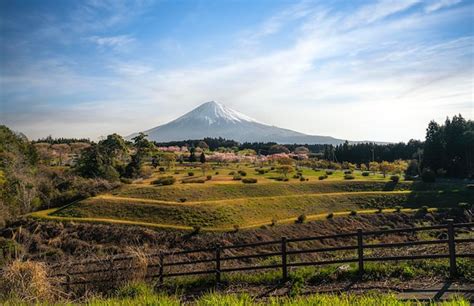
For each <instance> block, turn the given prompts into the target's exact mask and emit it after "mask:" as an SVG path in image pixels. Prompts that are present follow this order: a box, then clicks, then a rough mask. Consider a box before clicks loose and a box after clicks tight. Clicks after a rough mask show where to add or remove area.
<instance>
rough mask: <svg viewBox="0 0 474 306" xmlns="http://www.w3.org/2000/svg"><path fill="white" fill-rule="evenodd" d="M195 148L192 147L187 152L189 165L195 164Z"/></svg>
mask: <svg viewBox="0 0 474 306" xmlns="http://www.w3.org/2000/svg"><path fill="white" fill-rule="evenodd" d="M196 160H197V159H196V148H194V147H192V148H191V150H189V162H190V163H195V162H196Z"/></svg>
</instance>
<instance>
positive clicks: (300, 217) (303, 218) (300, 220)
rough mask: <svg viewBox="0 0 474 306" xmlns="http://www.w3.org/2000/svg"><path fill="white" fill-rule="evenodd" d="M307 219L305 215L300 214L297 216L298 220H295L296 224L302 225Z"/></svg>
mask: <svg viewBox="0 0 474 306" xmlns="http://www.w3.org/2000/svg"><path fill="white" fill-rule="evenodd" d="M306 219H307V217H306V215H305V214H301V215H299V216H298V218H297V219H296V223H304V222H305V221H306Z"/></svg>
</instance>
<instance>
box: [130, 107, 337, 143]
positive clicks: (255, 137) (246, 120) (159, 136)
mask: <svg viewBox="0 0 474 306" xmlns="http://www.w3.org/2000/svg"><path fill="white" fill-rule="evenodd" d="M144 133H145V134H147V135H148V139H150V140H154V141H157V142H167V141H178V140H187V139H203V138H205V137H214V138H216V137H222V138H226V139H231V140H235V141H239V142H277V143H282V144H289V143H301V144H333V145H337V144H340V143H343V142H344V140H342V139H337V138H333V137H330V136H317V135H307V134H303V133H299V132H296V131H292V130H288V129H283V128H279V127H276V126H271V125H267V124H264V123H262V122H259V121H258V120H255V119H253V118H251V117H249V116H247V115H244V114H242V113H240V112H238V111H235V110H233V109H231V108H229V107H227V106H225V105H223V104H221V103H218V102H215V101H210V102H206V103H204V104H201V105H200V106H198V107H196V108H195V109H194V110H192V111H190V112H189V113H186V114H184V115H183V116H181V117H179V118H178V119H175V120H173V121H171V122H168V123H166V124H164V125H160V126H157V127H154V128H152V129H149V130H146V131H144ZM134 135H136V134H134ZM134 135H131V136H129V137H128V138H131V137H133V136H134Z"/></svg>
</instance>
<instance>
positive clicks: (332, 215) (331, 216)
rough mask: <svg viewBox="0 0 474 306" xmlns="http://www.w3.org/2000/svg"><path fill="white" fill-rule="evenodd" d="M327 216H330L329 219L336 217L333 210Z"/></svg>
mask: <svg viewBox="0 0 474 306" xmlns="http://www.w3.org/2000/svg"><path fill="white" fill-rule="evenodd" d="M326 218H328V219H332V218H334V213H332V212H331V213H329V214H328V215H327V216H326Z"/></svg>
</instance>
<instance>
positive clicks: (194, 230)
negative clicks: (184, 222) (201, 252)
mask: <svg viewBox="0 0 474 306" xmlns="http://www.w3.org/2000/svg"><path fill="white" fill-rule="evenodd" d="M200 231H201V226H200V225H194V226H193V233H194V234H198V233H199V232H200Z"/></svg>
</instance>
